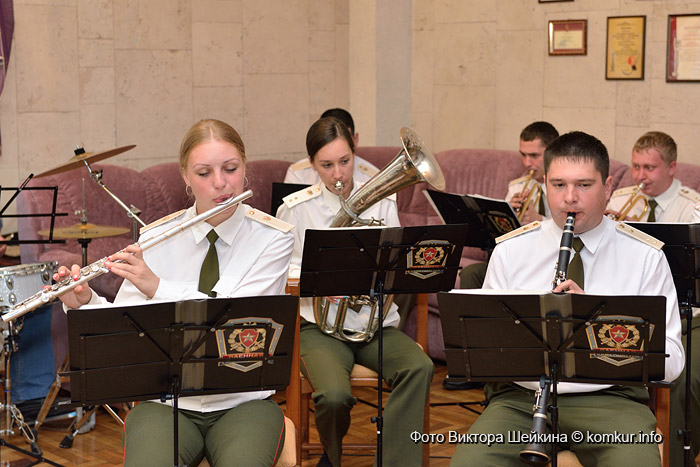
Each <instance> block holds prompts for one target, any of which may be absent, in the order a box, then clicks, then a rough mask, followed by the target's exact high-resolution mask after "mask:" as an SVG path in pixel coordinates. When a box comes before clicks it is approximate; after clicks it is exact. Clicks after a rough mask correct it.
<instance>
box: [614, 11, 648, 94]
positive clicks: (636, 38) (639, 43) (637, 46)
mask: <svg viewBox="0 0 700 467" xmlns="http://www.w3.org/2000/svg"><path fill="white" fill-rule="evenodd" d="M646 24H647V17H646V16H609V17H608V27H607V31H606V40H605V51H606V52H605V79H641V80H643V79H644V68H645V62H646V59H645V49H646Z"/></svg>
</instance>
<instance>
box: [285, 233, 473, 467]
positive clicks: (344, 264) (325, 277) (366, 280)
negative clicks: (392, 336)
mask: <svg viewBox="0 0 700 467" xmlns="http://www.w3.org/2000/svg"><path fill="white" fill-rule="evenodd" d="M468 229H469V226H467V225H465V224H461V225H435V226H419V227H384V228H359V229H358V228H348V229H344V228H334V229H329V230H311V229H309V230H307V231H306V233H305V240H304V252H303V256H302V263H301V280H300V283H299V287H300V295H301V296H302V297H325V296H336V295H369V296H370V297H373V298H374V297H376V298H377V299H378V310H377V316H378V323H379V324H378V329H377V338H378V339H379V341H378V347H379V348H378V353H379V358H378V371H377V372H378V373H379V381H378V383H377V392H378V396H377V397H378V402H377V417H375V418H373V419H372V422H374V423H376V425H377V465H380V466H381V465H382V431H383V418H382V381H381V379H382V378H381V376H382V355H383V333H382V329H383V314H384V310H383V308H384V294H385V293H388V294H407V293H429V292H438V291H441V290H451V289H452V288H453V287H454V283H455V278H456V276H457V270H458V269H459V260H460V257H461V255H462V248H463V246H464V239H465V238H466V236H467V231H468Z"/></svg>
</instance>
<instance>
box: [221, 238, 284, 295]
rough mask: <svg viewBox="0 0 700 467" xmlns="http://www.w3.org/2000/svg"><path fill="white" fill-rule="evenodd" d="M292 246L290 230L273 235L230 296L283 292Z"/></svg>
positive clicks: (279, 293) (278, 293) (277, 293)
mask: <svg viewBox="0 0 700 467" xmlns="http://www.w3.org/2000/svg"><path fill="white" fill-rule="evenodd" d="M293 230H296V229H293ZM293 247H294V236H293V235H292V233H291V232H288V233H286V234H283V233H282V232H280V235H278V236H275V237H274V239H273V240H272V241H271V242H270V243H269V244H268V245H267V247H266V248H265V252H264V253H263V254H262V255H260V256H259V257H258V259H257V260H256V261H255V263H254V264H253V266H252V267H251V268H250V269H249V270H248V272H247V273H246V275H245V277H244V278H243V279H242V280H241V282H240V283H239V284H238V286H237V287H236V290H235V291H234V293H233V294H232V297H254V296H257V295H281V294H284V288H285V285H286V282H287V271H288V269H289V259H290V257H291V255H292V248H293Z"/></svg>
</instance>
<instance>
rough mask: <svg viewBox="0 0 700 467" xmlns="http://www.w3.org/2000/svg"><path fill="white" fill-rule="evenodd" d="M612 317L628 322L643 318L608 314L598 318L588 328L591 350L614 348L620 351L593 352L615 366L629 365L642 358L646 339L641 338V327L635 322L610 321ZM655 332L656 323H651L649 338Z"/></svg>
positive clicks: (597, 357)
mask: <svg viewBox="0 0 700 467" xmlns="http://www.w3.org/2000/svg"><path fill="white" fill-rule="evenodd" d="M610 319H614V320H624V321H627V322H630V321H632V322H639V323H641V322H642V320H640V319H638V318H635V317H632V316H607V317H606V318H605V319H600V318H599V319H597V320H596V321H595V322H594V323H592V324H591V325H590V326H588V327H587V328H586V336H587V337H588V344H589V346H590V349H591V350H606V351H611V350H614V351H616V352H619V353H603V354H593V353H592V354H591V358H596V359H598V360H601V361H603V362H605V363H609V364H611V365H615V366H623V365H629V364H630V363H634V362H637V361H639V360H641V359H642V357H641V355H634V354H641V353H642V352H644V340H643V339H641V335H640V332H639V329H637V326H636V325H634V324H620V323H609V322H606V321H609V320H610ZM653 332H654V325H653V324H650V325H649V338H650V339H651V335H652V334H653Z"/></svg>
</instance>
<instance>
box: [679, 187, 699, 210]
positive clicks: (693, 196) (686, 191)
mask: <svg viewBox="0 0 700 467" xmlns="http://www.w3.org/2000/svg"><path fill="white" fill-rule="evenodd" d="M680 194H681V196H682V197H684V198H688V199H689V200H690V201H692V202H693V203H695V204H696V205H697V204H698V203H700V193H698V192H697V191H695V190H693V189H692V188H688V187H687V186H682V187H681V190H680Z"/></svg>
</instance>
